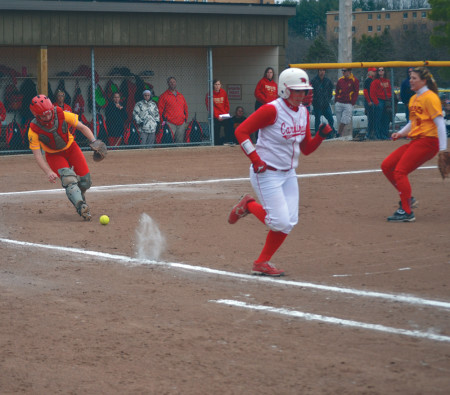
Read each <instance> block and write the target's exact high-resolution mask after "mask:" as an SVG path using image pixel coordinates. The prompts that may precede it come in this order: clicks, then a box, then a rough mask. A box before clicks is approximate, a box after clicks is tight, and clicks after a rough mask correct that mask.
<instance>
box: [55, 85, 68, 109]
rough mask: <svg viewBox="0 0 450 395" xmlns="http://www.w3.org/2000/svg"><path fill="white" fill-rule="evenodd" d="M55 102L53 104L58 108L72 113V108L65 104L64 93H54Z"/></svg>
mask: <svg viewBox="0 0 450 395" xmlns="http://www.w3.org/2000/svg"><path fill="white" fill-rule="evenodd" d="M55 96H56V101H55V103H53V104H54V105H55V106H58V107H60V108H61V110H63V111H69V112H72V107H70V106H69V105H68V104H67V103H66V102H65V100H66V93H65V92H64V91H62V90H60V89H57V90H56V92H55Z"/></svg>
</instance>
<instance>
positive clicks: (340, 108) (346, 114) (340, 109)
mask: <svg viewBox="0 0 450 395" xmlns="http://www.w3.org/2000/svg"><path fill="white" fill-rule="evenodd" d="M342 73H343V76H342V77H341V78H339V80H338V82H337V84H336V95H335V97H334V100H335V103H336V104H335V106H334V111H335V113H336V120H337V123H338V125H339V126H338V127H339V129H338V133H337V137H344V130H345V127H346V126H347V125H348V124H350V125H351V122H352V115H353V114H352V113H353V106H354V105H355V104H356V100H357V99H358V95H359V80H358V79H357V78H356V77H355V76H354V75H353V73H352V69H349V68H348V67H345V68H343V69H342ZM352 134H353V132H352Z"/></svg>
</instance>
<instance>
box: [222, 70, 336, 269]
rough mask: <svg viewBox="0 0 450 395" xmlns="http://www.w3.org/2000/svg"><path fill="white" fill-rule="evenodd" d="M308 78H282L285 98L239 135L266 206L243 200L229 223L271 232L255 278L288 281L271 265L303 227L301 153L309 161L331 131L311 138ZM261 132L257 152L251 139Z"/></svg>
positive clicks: (298, 74)
mask: <svg viewBox="0 0 450 395" xmlns="http://www.w3.org/2000/svg"><path fill="white" fill-rule="evenodd" d="M311 89H312V87H311V86H310V84H309V78H308V75H307V74H306V72H305V71H303V70H301V69H287V70H284V71H283V72H282V73H281V74H280V77H279V83H278V94H279V96H280V98H278V99H276V100H274V101H272V102H270V103H268V104H265V105H264V106H262V107H260V108H259V109H258V110H257V111H255V112H254V113H253V114H252V115H250V116H249V117H248V118H247V119H246V120H245V121H244V122H243V123H241V124H240V126H239V127H238V128H237V129H236V132H235V134H236V138H237V140H238V142H239V144H240V145H241V147H242V150H243V151H244V152H245V154H246V155H247V156H248V157H249V159H250V160H251V161H252V165H251V166H250V181H251V183H252V187H253V189H254V191H255V193H256V196H257V198H258V200H259V201H260V202H261V204H259V203H257V202H256V200H255V199H254V198H253V197H252V196H250V195H244V196H242V197H241V199H240V200H239V202H238V204H237V205H236V206H234V207H233V209H232V211H231V213H230V215H229V218H228V222H229V223H230V224H234V223H236V222H237V221H238V220H239V219H240V218H242V217H244V216H246V215H247V214H248V213H252V214H253V215H255V216H256V217H257V218H258V219H259V220H260V221H261V222H262V223H264V224H266V225H267V226H268V227H269V233H268V235H267V239H266V243H265V245H264V248H263V250H262V252H261V254H260V256H259V258H258V259H257V260H256V261H255V262H254V263H253V269H252V273H253V274H260V275H267V276H275V277H278V276H283V275H284V271H283V270H279V269H277V268H275V266H273V265H272V264H271V263H270V259H271V258H272V256H273V254H275V252H276V251H277V250H278V248H279V247H280V246H281V244H282V243H283V242H284V240H285V239H286V237H287V235H288V234H289V232H290V231H291V230H292V228H293V227H294V226H295V225H296V224H297V222H298V205H299V190H298V182H297V177H296V173H295V168H296V167H297V165H298V157H299V155H300V151H301V152H302V153H303V154H305V155H309V154H310V153H312V152H313V151H315V150H316V148H317V147H318V146H319V145H320V144H321V142H322V141H323V140H324V139H325V138H326V136H327V134H328V133H330V132H331V131H332V129H331V127H330V126H329V125H325V124H324V125H320V127H319V130H318V133H317V134H316V136H315V137H314V138H312V137H311V132H310V130H309V114H308V110H307V109H306V108H305V107H304V106H303V105H302V104H301V103H302V100H303V99H304V97H305V95H306V94H307V93H308V91H309V90H311ZM258 130H259V134H258V141H257V143H256V147H254V146H253V144H252V142H251V140H250V135H251V134H252V133H254V132H256V131H258Z"/></svg>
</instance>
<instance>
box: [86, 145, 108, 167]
mask: <svg viewBox="0 0 450 395" xmlns="http://www.w3.org/2000/svg"><path fill="white" fill-rule="evenodd" d="M89 146H90V147H91V148H92V150H93V151H94V161H95V162H100V161H102V160H103V159H105V157H106V154H107V153H108V150H107V148H106V144H105V143H104V142H103V141H102V140H94V141H92V142H91V143H90V144H89Z"/></svg>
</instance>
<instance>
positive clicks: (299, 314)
mask: <svg viewBox="0 0 450 395" xmlns="http://www.w3.org/2000/svg"><path fill="white" fill-rule="evenodd" d="M210 302H214V303H219V304H225V305H228V306H234V307H240V308H244V309H250V310H259V311H266V312H269V313H275V314H282V315H288V316H290V317H296V318H303V319H305V320H307V321H320V322H325V323H327V324H335V325H343V326H348V327H353V328H360V329H367V330H372V331H379V332H386V333H393V334H397V335H404V336H410V337H418V338H420V339H427V340H436V341H440V342H450V336H444V335H437V334H435V333H431V332H421V331H411V330H408V329H398V328H393V327H389V326H384V325H379V324H369V323H366V322H359V321H352V320H344V319H341V318H335V317H328V316H325V315H320V314H311V313H305V312H303V311H296V310H288V309H283V308H277V307H270V306H262V305H254V304H247V303H245V302H240V301H237V300H228V299H219V300H210Z"/></svg>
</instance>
